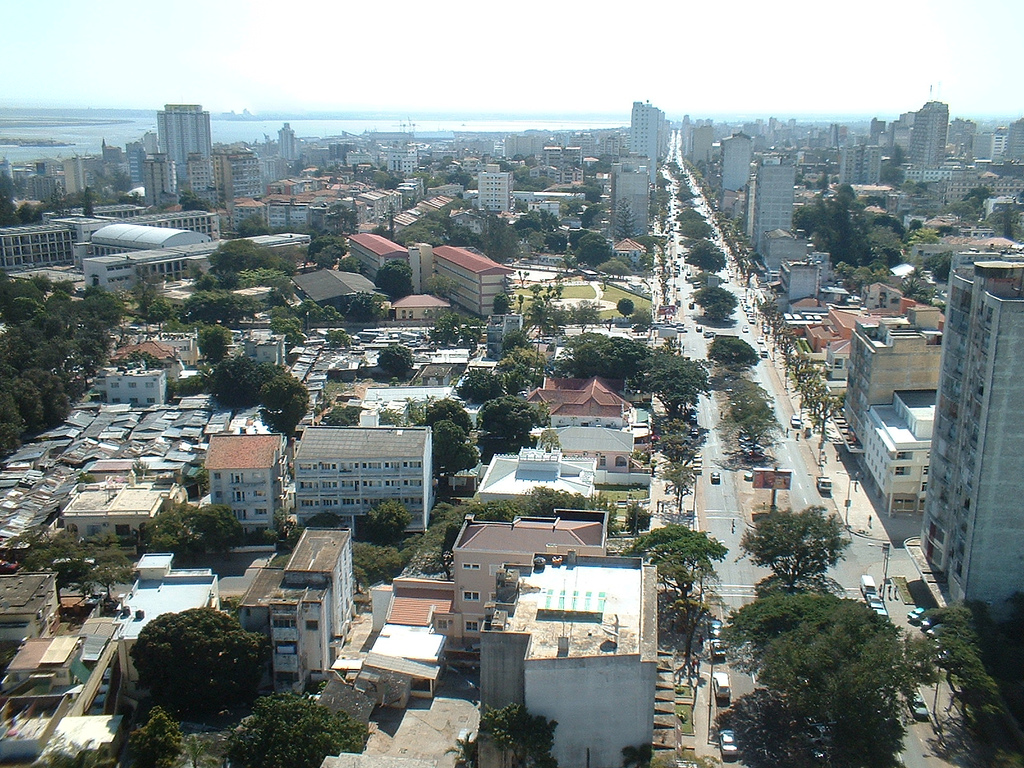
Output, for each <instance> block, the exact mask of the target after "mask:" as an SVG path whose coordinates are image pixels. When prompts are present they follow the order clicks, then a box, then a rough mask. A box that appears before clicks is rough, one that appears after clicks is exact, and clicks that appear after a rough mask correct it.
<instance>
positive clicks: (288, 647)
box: [274, 643, 298, 656]
mask: <svg viewBox="0 0 1024 768" xmlns="http://www.w3.org/2000/svg"><path fill="white" fill-rule="evenodd" d="M274 653H276V654H278V655H279V656H294V655H295V654H296V653H298V648H297V647H296V645H295V643H278V644H277V645H275V646H274Z"/></svg>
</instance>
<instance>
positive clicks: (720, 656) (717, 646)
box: [710, 639, 725, 662]
mask: <svg viewBox="0 0 1024 768" xmlns="http://www.w3.org/2000/svg"><path fill="white" fill-rule="evenodd" d="M710 648H711V660H712V661H714V662H719V661H725V644H724V643H723V642H722V641H721V640H717V639H716V640H712V641H711V644H710Z"/></svg>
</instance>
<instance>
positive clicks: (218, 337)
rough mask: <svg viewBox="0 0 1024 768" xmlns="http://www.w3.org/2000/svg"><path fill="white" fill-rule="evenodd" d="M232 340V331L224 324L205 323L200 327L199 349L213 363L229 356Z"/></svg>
mask: <svg viewBox="0 0 1024 768" xmlns="http://www.w3.org/2000/svg"><path fill="white" fill-rule="evenodd" d="M231 341H232V338H231V331H230V330H229V329H227V328H225V327H224V326H223V325H204V326H203V327H202V328H200V329H199V351H200V352H202V353H203V357H205V358H206V360H207V362H209V363H211V364H213V365H216V364H217V363H219V362H220V361H221V360H223V359H224V358H225V357H227V354H228V348H229V347H230V346H231Z"/></svg>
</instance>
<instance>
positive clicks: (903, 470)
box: [896, 467, 910, 477]
mask: <svg viewBox="0 0 1024 768" xmlns="http://www.w3.org/2000/svg"><path fill="white" fill-rule="evenodd" d="M896 474H897V475H898V476H900V477H905V476H906V475H909V474H910V467H896Z"/></svg>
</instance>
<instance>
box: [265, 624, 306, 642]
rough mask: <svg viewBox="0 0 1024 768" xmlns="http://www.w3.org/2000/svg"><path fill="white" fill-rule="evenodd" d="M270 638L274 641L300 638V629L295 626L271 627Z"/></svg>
mask: <svg viewBox="0 0 1024 768" xmlns="http://www.w3.org/2000/svg"><path fill="white" fill-rule="evenodd" d="M270 639H271V640H274V641H278V640H298V639H299V630H298V629H296V628H295V627H275V626H273V625H271V627H270Z"/></svg>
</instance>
